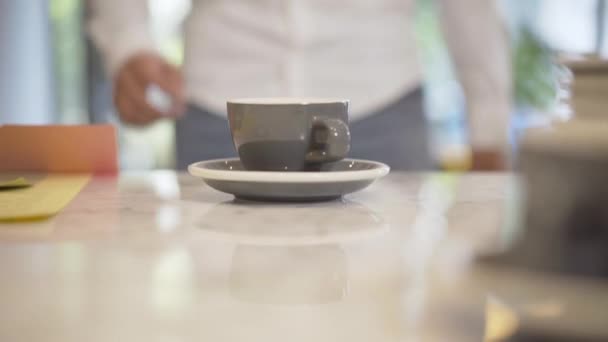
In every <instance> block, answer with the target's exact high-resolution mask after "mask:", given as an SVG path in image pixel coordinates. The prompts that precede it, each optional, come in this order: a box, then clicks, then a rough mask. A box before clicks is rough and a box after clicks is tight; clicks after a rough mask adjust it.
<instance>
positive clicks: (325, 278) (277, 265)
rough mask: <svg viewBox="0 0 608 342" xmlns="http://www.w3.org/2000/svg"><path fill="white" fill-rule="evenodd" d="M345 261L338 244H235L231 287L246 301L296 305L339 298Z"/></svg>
mask: <svg viewBox="0 0 608 342" xmlns="http://www.w3.org/2000/svg"><path fill="white" fill-rule="evenodd" d="M347 286H348V274H347V262H346V255H345V254H344V251H342V249H341V248H340V247H339V246H337V245H319V246H289V247H280V246H253V245H238V246H237V247H236V249H235V252H234V255H233V257H232V270H231V273H230V290H231V293H232V294H233V295H234V296H235V297H236V298H239V299H241V300H244V301H248V302H256V303H266V304H280V305H298V304H323V303H329V302H334V301H338V300H340V299H342V298H343V297H344V296H345V295H346V291H347Z"/></svg>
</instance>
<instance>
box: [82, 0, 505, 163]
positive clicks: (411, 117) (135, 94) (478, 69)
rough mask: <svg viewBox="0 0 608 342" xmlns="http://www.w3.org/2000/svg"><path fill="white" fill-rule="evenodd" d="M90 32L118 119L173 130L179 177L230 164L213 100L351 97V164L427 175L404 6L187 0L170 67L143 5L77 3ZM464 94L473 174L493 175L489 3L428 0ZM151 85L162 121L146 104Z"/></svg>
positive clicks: (499, 138) (373, 1) (495, 87)
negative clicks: (164, 96)
mask: <svg viewBox="0 0 608 342" xmlns="http://www.w3.org/2000/svg"><path fill="white" fill-rule="evenodd" d="M89 1H91V5H92V6H91V15H92V16H91V21H90V29H91V33H92V36H93V39H94V40H95V42H96V43H97V45H98V46H99V48H100V49H101V51H102V53H103V54H104V56H105V60H106V62H107V67H108V70H109V72H110V74H111V76H112V79H113V81H114V102H115V105H116V107H117V109H118V112H119V114H120V117H121V118H122V120H123V121H124V122H126V123H130V124H133V125H146V124H149V123H151V122H154V121H155V120H158V119H160V118H174V119H178V120H177V123H176V139H177V141H176V145H177V161H178V167H179V168H185V167H186V166H187V165H188V164H189V163H191V162H194V161H198V160H204V159H210V158H218V157H226V156H231V155H234V149H233V147H232V144H231V140H230V139H231V138H230V133H229V130H228V126H227V123H226V121H225V110H226V109H225V102H226V100H227V99H229V98H236V97H279V96H284V97H290V96H293V97H308V96H311V97H342V98H348V99H350V100H351V133H352V150H351V156H352V157H355V158H366V159H374V160H380V161H383V162H386V163H388V164H389V165H391V166H392V167H393V168H394V169H410V170H412V169H414V170H417V169H430V168H432V166H433V162H432V158H431V156H430V152H429V141H428V140H429V139H428V132H427V125H426V119H425V116H424V111H423V105H422V92H421V90H420V85H421V79H422V72H421V70H420V66H419V64H418V61H417V55H416V45H415V41H414V37H413V32H412V31H413V27H412V26H413V18H412V17H413V14H414V6H415V3H414V2H415V0H356V1H353V0H298V1H294V0H256V1H250V0H230V1H228V0H226V1H221V0H193V3H192V11H191V13H190V15H189V17H188V19H187V22H186V25H185V39H186V52H185V63H184V66H183V68H182V70H180V69H178V68H177V67H175V66H173V65H171V64H169V63H167V62H166V61H165V60H164V59H163V58H162V57H161V56H160V55H159V54H158V53H157V52H156V50H155V48H154V46H153V43H152V40H151V37H150V35H149V29H148V23H147V22H148V18H147V13H148V11H147V7H146V5H147V1H146V0H89ZM438 5H439V9H440V16H441V19H442V23H443V28H444V32H445V37H446V39H447V42H448V46H449V47H450V52H451V55H452V57H453V60H454V64H455V66H456V69H457V71H458V75H459V76H460V79H461V82H462V84H463V88H464V93H465V95H466V97H467V104H468V112H469V113H470V117H469V127H470V135H471V143H472V145H473V149H474V154H473V156H474V166H476V167H477V168H481V169H495V168H500V167H502V166H503V163H504V158H503V154H504V151H506V147H507V127H508V114H509V104H510V90H511V73H510V59H509V49H508V43H507V37H506V36H505V32H504V30H503V27H502V21H501V19H500V17H499V15H498V13H497V10H496V8H495V5H496V4H495V3H494V1H491V0H458V1H455V0H443V1H438ZM150 85H157V86H158V87H160V88H161V89H163V90H164V91H165V92H166V93H168V94H169V95H170V96H171V98H172V106H171V108H170V109H167V111H166V112H161V111H159V110H158V109H155V108H154V107H153V106H152V105H151V104H150V103H149V102H147V100H146V96H145V93H146V89H147V87H148V86H150Z"/></svg>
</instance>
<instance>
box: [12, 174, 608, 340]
mask: <svg viewBox="0 0 608 342" xmlns="http://www.w3.org/2000/svg"><path fill="white" fill-rule="evenodd" d="M510 180H511V176H509V175H503V174H495V175H489V174H477V175H456V174H428V175H427V174H404V173H394V174H391V175H389V176H388V177H386V178H383V179H381V180H380V181H378V182H377V183H376V185H375V187H374V188H373V189H369V190H366V191H362V192H359V193H357V194H353V196H352V197H350V199H349V201H348V202H341V203H333V204H332V205H327V206H325V205H320V204H315V205H311V204H288V205H285V204H266V205H261V206H254V205H250V204H243V203H233V202H231V196H229V195H225V194H221V193H218V192H215V191H212V190H211V189H209V188H208V187H206V186H204V185H201V182H200V180H198V179H196V178H194V177H192V176H190V175H186V174H175V173H173V172H167V171H157V172H152V173H125V174H122V175H121V176H120V177H119V178H111V177H108V178H99V177H97V178H94V179H93V181H92V182H91V183H90V184H89V185H88V186H87V187H86V188H85V189H84V190H83V191H82V193H80V195H78V197H77V198H76V199H75V200H74V201H73V202H72V203H71V204H70V205H69V206H68V207H67V208H66V209H65V210H64V211H63V212H62V213H61V214H59V215H58V216H57V217H55V218H53V219H51V220H48V221H42V222H31V223H21V224H0V270H1V272H2V273H1V279H2V281H0V304H1V305H0V341H11V342H13V341H17V342H19V341H45V342H70V341H78V342H80V341H90V342H98V341H99V342H101V341H153V342H156V341H158V342H160V341H163V342H165V341H252V342H257V341H260V342H261V341H264V342H268V341H281V342H283V341H307V342H308V341H321V342H324V341H328V342H329V341H332V342H334V341H349V342H363V341H365V342H368V341H481V340H483V338H484V331H485V325H486V320H485V312H486V308H487V306H488V303H489V302H490V301H492V302H494V301H495V300H499V301H500V302H502V303H503V304H504V305H507V306H509V307H511V309H512V310H513V312H515V313H517V314H518V315H519V316H518V317H520V318H519V320H516V323H517V324H516V326H522V325H525V324H527V322H534V324H535V326H537V327H539V326H540V327H543V324H544V327H545V328H546V329H550V330H552V331H572V330H573V329H574V330H576V329H577V328H578V329H581V328H582V329H585V330H586V331H601V330H602V329H604V331H605V329H606V326H607V324H606V316H605V308H606V307H608V286H607V285H606V284H605V283H601V282H594V281H591V280H578V279H567V278H561V277H555V276H551V277H548V276H541V275H538V274H528V273H524V272H515V271H512V270H507V269H500V268H488V267H487V266H480V265H477V264H476V263H475V262H474V255H475V254H476V253H478V252H480V251H485V252H487V251H492V250H495V249H496V248H498V247H500V246H501V245H502V243H503V241H504V239H508V237H509V236H511V235H512V234H513V232H512V231H511V230H503V229H501V222H503V218H504V212H505V211H504V209H505V205H506V198H507V194H508V185H509V183H510ZM218 236H219V238H218ZM300 238H302V239H301V241H303V242H305V243H297V241H300ZM493 317H494V319H493V320H492V322H494V323H497V324H498V325H497V326H498V327H501V329H499V330H498V331H496V330H495V329H494V330H492V331H493V334H494V336H498V335H497V334H503V335H504V334H508V333H510V332H512V330H511V328H512V327H513V324H505V322H507V323H508V322H511V323H512V321H511V320H508V319H507V320H505V315H498V316H493ZM497 317H498V318H497ZM555 322H558V323H559V324H557V325H556V324H555ZM495 327H496V325H495ZM560 329H561V330H560Z"/></svg>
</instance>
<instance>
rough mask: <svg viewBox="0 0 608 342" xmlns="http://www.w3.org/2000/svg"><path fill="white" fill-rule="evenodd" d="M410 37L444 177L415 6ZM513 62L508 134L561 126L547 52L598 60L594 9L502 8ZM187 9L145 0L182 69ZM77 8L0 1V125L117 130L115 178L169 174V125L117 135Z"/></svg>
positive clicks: (447, 80) (436, 88)
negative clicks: (552, 122) (556, 122)
mask: <svg viewBox="0 0 608 342" xmlns="http://www.w3.org/2000/svg"><path fill="white" fill-rule="evenodd" d="M417 2H418V6H417V13H416V20H415V23H416V24H415V25H416V29H415V31H416V35H417V40H418V43H419V45H420V50H419V51H420V52H419V54H420V60H421V62H422V64H423V66H424V68H425V72H426V75H427V78H426V81H425V84H424V88H425V91H426V101H425V105H426V107H427V115H428V116H429V119H430V121H431V122H432V130H433V137H434V138H433V141H434V147H435V154H436V157H437V159H438V160H439V161H440V165H442V166H443V167H444V168H446V169H458V168H461V167H462V165H465V164H466V160H467V153H468V152H467V151H468V146H467V132H466V129H465V127H466V125H465V124H464V123H465V122H464V119H465V117H466V112H465V105H464V98H463V96H462V91H461V88H460V85H459V83H458V82H457V80H456V79H455V77H454V74H453V70H452V66H451V64H450V60H449V56H448V54H447V50H446V46H445V43H444V39H443V38H442V35H441V30H440V28H439V22H438V17H437V13H436V10H435V6H434V2H433V1H432V0H417ZM500 5H501V10H502V14H503V16H504V18H505V20H506V22H507V23H508V25H509V32H510V37H511V42H512V54H513V56H512V57H513V58H512V60H513V80H514V87H515V89H514V92H513V94H514V95H513V111H514V113H513V114H514V115H513V122H512V133H513V136H514V137H515V136H517V134H519V132H521V130H522V128H524V127H527V126H530V125H542V124H543V123H545V122H547V121H548V120H549V119H551V118H553V117H555V116H559V117H567V116H568V115H569V111H568V108H567V107H566V106H562V105H561V104H562V102H560V98H562V97H563V95H564V94H561V93H560V91H561V90H560V89H561V88H560V87H559V83H560V79H561V78H562V77H563V74H564V71H563V70H562V69H561V68H560V67H559V65H557V64H556V63H555V62H554V61H555V58H554V57H555V52H556V51H559V52H572V53H599V54H601V55H605V54H606V49H607V44H606V43H607V41H606V39H607V38H606V36H607V35H606V34H605V33H606V26H605V20H604V18H605V13H606V6H605V4H604V0H579V1H576V2H574V1H570V0H505V1H501V3H500ZM190 8H191V3H190V1H189V0H171V1H168V0H149V11H150V18H151V28H152V32H153V36H154V39H155V44H156V45H157V47H158V49H159V50H160V51H161V52H162V53H163V54H164V55H165V56H166V57H167V58H169V59H170V60H171V61H173V62H175V63H177V64H179V63H181V61H182V59H183V41H182V35H181V23H182V21H183V19H184V18H185V17H186V16H187V15H188V13H189V11H190ZM87 12H88V11H87V6H86V1H85V0H28V1H22V0H0V124H6V123H19V124H49V123H59V124H79V123H103V122H113V123H115V124H116V125H117V126H118V127H119V145H120V163H121V167H122V168H123V169H150V168H171V167H173V165H174V162H175V161H174V154H173V150H174V137H173V134H174V133H173V127H172V125H173V123H172V122H169V121H165V122H158V123H155V124H153V125H151V126H149V127H146V128H132V127H127V126H124V125H121V124H120V123H119V122H118V120H117V118H116V115H115V113H114V109H113V106H112V103H111V85H110V82H109V81H108V79H107V78H106V76H105V73H104V70H103V66H102V63H101V60H100V57H99V54H98V51H96V49H95V47H94V46H93V44H92V43H91V41H90V40H89V38H88V37H87V35H86V32H85V30H84V26H85V25H84V23H85V20H86V16H87Z"/></svg>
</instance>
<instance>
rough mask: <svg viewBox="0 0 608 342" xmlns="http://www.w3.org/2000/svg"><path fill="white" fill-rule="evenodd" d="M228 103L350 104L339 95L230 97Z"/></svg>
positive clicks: (270, 104)
mask: <svg viewBox="0 0 608 342" xmlns="http://www.w3.org/2000/svg"><path fill="white" fill-rule="evenodd" d="M227 103H228V104H238V105H262V106H277V105H312V104H337V103H342V104H348V103H349V100H347V99H342V98H337V97H244V98H235V99H229V100H228V101H227Z"/></svg>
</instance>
